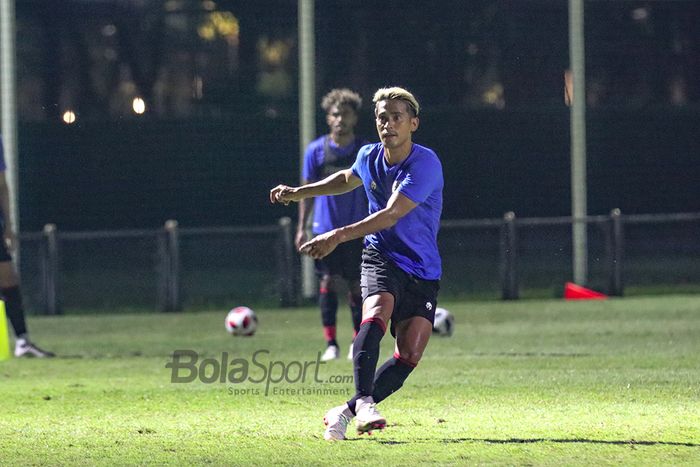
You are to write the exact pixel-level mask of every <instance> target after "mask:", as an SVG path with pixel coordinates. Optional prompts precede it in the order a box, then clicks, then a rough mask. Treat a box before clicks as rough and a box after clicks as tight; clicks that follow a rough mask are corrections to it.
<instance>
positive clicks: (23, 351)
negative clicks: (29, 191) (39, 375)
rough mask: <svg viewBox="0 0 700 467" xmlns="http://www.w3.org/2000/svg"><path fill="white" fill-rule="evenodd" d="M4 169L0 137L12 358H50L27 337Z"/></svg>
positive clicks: (0, 249)
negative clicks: (13, 251) (14, 259)
mask: <svg viewBox="0 0 700 467" xmlns="http://www.w3.org/2000/svg"><path fill="white" fill-rule="evenodd" d="M6 169H7V167H6V165H5V154H4V150H3V145H2V138H1V137H0V227H1V228H2V237H3V241H2V242H0V295H2V300H3V301H4V302H5V311H6V312H7V317H8V318H9V319H10V323H11V324H12V329H13V330H14V332H15V338H16V339H15V357H53V356H54V354H53V353H51V352H47V351H46V350H42V349H40V348H39V347H37V346H36V345H34V344H33V343H32V342H31V341H30V340H29V333H28V332H27V323H26V322H25V320H24V307H23V306H22V293H21V291H20V288H19V277H18V276H17V273H16V272H15V268H14V265H13V264H12V256H10V251H12V250H13V249H14V248H15V247H16V243H17V238H16V236H15V232H14V230H13V227H12V217H11V213H10V191H9V188H8V186H7V178H6V177H5V171H6Z"/></svg>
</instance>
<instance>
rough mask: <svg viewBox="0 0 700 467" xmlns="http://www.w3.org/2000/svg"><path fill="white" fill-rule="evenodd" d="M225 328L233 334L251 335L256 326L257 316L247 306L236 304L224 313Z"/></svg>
mask: <svg viewBox="0 0 700 467" xmlns="http://www.w3.org/2000/svg"><path fill="white" fill-rule="evenodd" d="M225 324H226V330H227V331H228V332H229V334H232V335H234V336H252V335H253V334H255V330H256V329H257V328H258V317H257V316H256V315H255V312H254V311H253V310H251V309H250V308H248V307H247V306H237V307H236V308H234V309H232V310H231V311H229V312H228V315H226V322H225Z"/></svg>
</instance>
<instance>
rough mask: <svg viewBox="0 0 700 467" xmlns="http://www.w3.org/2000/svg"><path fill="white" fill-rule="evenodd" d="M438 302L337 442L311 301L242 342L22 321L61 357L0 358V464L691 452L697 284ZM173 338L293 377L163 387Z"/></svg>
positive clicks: (262, 314) (585, 460)
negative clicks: (405, 368)
mask: <svg viewBox="0 0 700 467" xmlns="http://www.w3.org/2000/svg"><path fill="white" fill-rule="evenodd" d="M442 305H443V306H446V307H447V308H449V309H450V310H451V311H452V312H453V313H454V314H455V315H456V318H457V327H456V332H455V334H454V336H453V337H451V338H439V337H435V338H433V339H432V340H431V342H430V344H429V346H428V350H427V353H426V355H425V357H424V359H423V361H422V362H421V364H420V365H419V366H418V368H417V369H416V371H415V372H414V373H413V374H412V375H411V377H410V378H409V379H408V381H407V382H406V385H405V386H404V388H403V389H401V391H399V392H398V393H396V394H395V395H394V396H392V397H391V398H389V399H388V400H387V401H385V402H384V403H382V404H381V405H380V409H381V410H382V414H383V415H385V416H386V417H387V420H388V427H387V429H386V430H384V432H381V433H375V434H374V435H373V436H371V437H367V436H363V437H358V436H356V435H355V434H354V433H352V431H349V433H350V439H349V440H347V441H344V442H339V443H328V442H326V441H324V440H323V438H322V434H323V427H322V424H321V419H322V417H323V415H324V413H325V411H326V410H327V409H328V408H330V407H332V406H334V405H337V404H339V403H340V402H342V401H343V400H345V399H346V398H347V396H348V395H349V394H350V392H351V389H352V382H351V379H350V376H351V375H352V367H351V363H350V362H349V361H347V360H344V359H343V360H339V361H335V362H331V363H328V364H320V365H318V364H317V363H315V360H316V357H317V352H318V351H319V350H321V346H320V340H321V339H320V334H321V332H320V325H319V324H318V318H317V311H316V310H315V309H312V308H304V309H295V310H278V309H260V310H258V315H259V318H260V329H259V331H258V333H257V334H256V335H255V336H254V337H252V338H232V337H229V336H228V335H227V334H226V333H225V331H224V327H223V318H224V316H225V312H224V311H223V310H222V311H220V312H201V313H194V312H186V313H179V314H141V315H136V314H123V315H119V314H112V315H105V314H101V315H99V316H90V315H80V316H64V317H31V318H30V322H29V324H30V327H31V328H32V330H33V335H34V338H35V340H36V341H37V342H39V343H40V344H41V345H42V346H44V347H47V348H50V349H52V350H55V351H56V352H57V353H58V354H59V355H60V356H61V357H60V358H57V359H53V360H20V359H12V360H9V361H4V362H0V414H1V416H0V464H2V465H8V466H9V465H134V464H141V465H143V464H158V465H162V464H169V465H192V464H193V465H200V464H214V465H269V464H285V465H331V464H332V465H353V464H369V463H371V464H374V465H409V464H410V465H420V464H430V463H437V464H446V465H465V464H466V465H477V464H489V465H639V464H642V465H669V464H673V465H700V296H697V295H696V296H692V295H686V296H683V295H676V296H664V297H648V298H642V297H636V298H626V299H617V300H608V301H597V302H578V303H571V302H564V301H561V300H547V301H529V300H523V301H518V302H508V303H506V302H493V301H491V302H459V303H457V302H454V303H442ZM349 327H350V326H349V313H348V312H346V311H345V310H342V311H341V313H340V327H339V334H340V336H339V337H340V339H341V345H342V346H343V350H346V346H347V343H348V336H349V332H348V331H349ZM391 347H392V346H391V345H390V341H389V337H387V338H385V340H384V341H383V347H382V353H383V357H385V356H388V355H389V353H390V352H391V350H392V349H391ZM176 350H192V351H196V352H197V353H198V354H199V355H200V356H201V358H205V357H206V358H212V359H214V360H217V361H218V360H221V359H222V355H221V354H222V352H227V353H228V355H229V359H231V358H238V359H242V360H239V362H238V363H236V366H235V368H236V369H238V370H239V372H238V373H231V374H229V376H230V375H233V377H234V378H235V377H241V375H242V374H243V373H242V371H243V368H244V364H243V363H241V362H242V361H245V362H247V363H248V365H249V368H248V370H249V374H248V375H247V376H249V377H250V378H253V379H255V380H260V379H264V378H263V376H265V373H266V372H267V371H268V369H269V368H270V364H271V363H272V372H271V373H269V376H271V377H272V378H273V379H275V380H276V379H279V378H278V377H280V376H282V372H283V371H285V372H286V375H287V376H288V378H289V379H290V380H292V381H294V380H297V381H296V382H289V383H287V382H284V383H271V384H269V386H266V384H265V382H264V381H263V382H259V383H254V382H250V381H247V382H243V383H238V382H236V383H232V382H223V383H222V382H213V383H204V382H200V381H196V382H191V383H172V382H171V370H170V369H168V368H166V363H168V362H169V361H171V356H172V354H173V352H175V351H176ZM382 359H383V358H382ZM200 361H201V360H200ZM307 362H308V363H307ZM214 366H215V365H214V363H213V362H212V361H209V362H208V363H207V365H206V366H205V372H204V373H203V376H204V377H205V378H207V377H214V373H213V370H214V369H215V368H214ZM303 366H306V367H307V368H308V369H309V371H308V372H307V374H306V375H305V378H304V379H303V380H301V376H302V375H301V373H300V372H299V369H300V368H302V367H303ZM232 368H234V366H233V365H229V369H232ZM312 370H313V372H314V374H312ZM185 373H187V372H182V373H178V375H179V376H183V375H184V374H185ZM224 374H225V375H226V373H224ZM317 381H320V382H317ZM266 391H267V392H268V394H267V395H265V392H266ZM309 393H311V394H309Z"/></svg>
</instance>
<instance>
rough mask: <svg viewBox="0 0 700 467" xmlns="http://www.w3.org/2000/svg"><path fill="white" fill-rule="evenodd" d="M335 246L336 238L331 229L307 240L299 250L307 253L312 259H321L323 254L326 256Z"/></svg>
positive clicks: (336, 244) (336, 243)
mask: <svg viewBox="0 0 700 467" xmlns="http://www.w3.org/2000/svg"><path fill="white" fill-rule="evenodd" d="M337 246H338V240H337V237H336V235H335V230H331V231H330V232H326V233H324V234H321V235H317V236H316V237H314V238H312V239H311V240H309V241H308V242H306V243H304V244H303V245H302V246H301V247H300V248H299V252H300V253H302V254H305V255H309V256H311V257H312V258H314V259H321V258H323V257H324V256H328V255H329V254H330V253H331V252H332V251H333V250H335V247H337Z"/></svg>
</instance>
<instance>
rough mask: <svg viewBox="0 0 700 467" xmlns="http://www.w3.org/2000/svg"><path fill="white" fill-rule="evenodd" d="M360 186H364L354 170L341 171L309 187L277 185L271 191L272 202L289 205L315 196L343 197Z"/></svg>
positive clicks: (310, 184)
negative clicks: (342, 195)
mask: <svg viewBox="0 0 700 467" xmlns="http://www.w3.org/2000/svg"><path fill="white" fill-rule="evenodd" d="M360 185H362V180H360V178H359V177H357V176H356V175H355V174H354V173H353V171H352V169H345V170H339V171H338V172H336V173H334V174H332V175H329V176H328V177H326V178H324V179H323V180H319V181H318V182H314V183H309V184H308V185H302V186H297V187H291V186H288V185H277V186H276V187H274V188H273V189H272V190H270V202H271V203H282V204H289V203H290V202H293V201H294V202H299V201H301V200H303V199H307V198H313V197H314V196H323V195H341V194H343V193H347V192H349V191H352V190H354V189H355V188H357V187H359V186H360Z"/></svg>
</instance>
